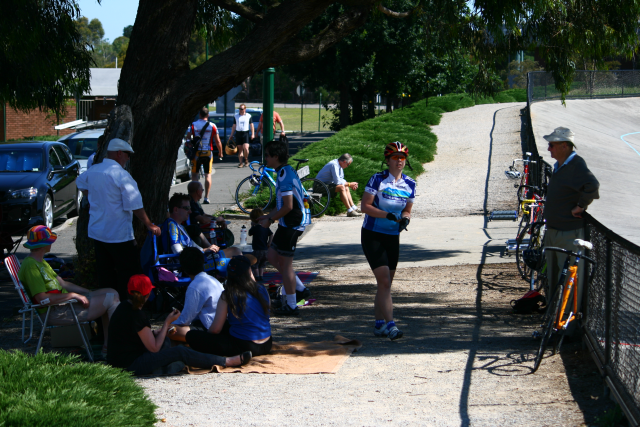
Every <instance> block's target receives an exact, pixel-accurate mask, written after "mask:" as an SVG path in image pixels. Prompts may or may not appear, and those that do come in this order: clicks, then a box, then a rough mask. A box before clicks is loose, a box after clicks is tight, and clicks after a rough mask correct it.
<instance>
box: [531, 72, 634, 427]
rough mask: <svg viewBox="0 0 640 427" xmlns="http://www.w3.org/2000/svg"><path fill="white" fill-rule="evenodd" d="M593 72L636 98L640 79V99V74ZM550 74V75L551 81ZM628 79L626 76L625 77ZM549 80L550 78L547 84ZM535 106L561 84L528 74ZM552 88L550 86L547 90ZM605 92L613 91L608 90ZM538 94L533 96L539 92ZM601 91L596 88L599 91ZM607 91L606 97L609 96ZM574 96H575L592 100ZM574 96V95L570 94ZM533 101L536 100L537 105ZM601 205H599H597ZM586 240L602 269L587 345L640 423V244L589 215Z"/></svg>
mask: <svg viewBox="0 0 640 427" xmlns="http://www.w3.org/2000/svg"><path fill="white" fill-rule="evenodd" d="M589 73H592V74H593V75H597V76H598V77H595V78H594V81H601V82H605V81H609V82H611V81H618V82H620V81H621V80H624V81H626V82H627V83H628V85H627V86H624V87H625V89H624V96H627V95H629V96H631V94H630V92H631V91H629V90H628V89H630V88H632V85H631V82H632V81H633V79H636V80H637V81H638V85H637V89H634V90H635V92H636V95H635V96H640V71H629V72H620V71H616V72H609V73H611V75H612V77H615V79H618V80H614V79H613V78H610V79H609V80H607V79H605V78H602V76H601V75H600V74H603V73H606V72H590V71H588V72H581V74H580V76H581V77H580V78H588V77H589ZM545 76H546V77H545ZM621 76H622V77H621ZM545 79H548V80H545ZM528 82H529V85H528V91H527V92H528V93H527V95H528V98H529V104H531V102H535V101H542V100H544V98H540V96H539V94H541V93H542V91H540V89H541V88H542V87H547V88H549V87H553V90H554V91H555V85H554V82H553V79H552V78H551V75H550V74H549V73H541V72H532V73H529V75H528ZM545 85H546V86H545ZM605 88H608V89H606V90H605ZM614 88H615V86H614V85H613V84H609V86H605V85H604V83H602V85H601V86H600V87H598V88H597V89H598V91H600V92H599V94H598V95H594V96H593V98H597V97H621V96H623V90H622V88H620V90H619V92H618V93H619V94H618V95H615V91H614ZM534 89H535V90H536V91H537V92H536V93H532V92H533V90H534ZM595 92H596V91H595V90H594V91H593V93H595ZM605 93H606V95H605ZM549 94H550V91H547V98H546V99H559V98H560V96H559V94H558V93H557V92H556V94H552V96H551V97H549ZM587 97H588V96H583V95H581V94H579V93H574V94H573V96H571V98H587ZM567 98H570V96H567ZM532 100H533V101H532ZM523 113H524V114H522V116H523V119H524V123H523V131H524V132H523V143H524V147H523V148H524V150H525V151H529V152H531V153H532V155H533V156H534V157H537V158H538V160H539V161H538V162H537V163H536V166H537V167H536V168H533V170H532V173H531V182H533V183H534V185H540V183H541V182H542V181H541V179H542V177H543V174H545V173H551V170H552V169H551V166H550V165H549V164H548V163H546V162H544V161H543V160H542V157H540V155H539V153H538V149H537V144H536V141H535V137H534V133H533V129H532V126H531V115H530V107H529V106H528V107H526V108H525V111H523ZM596 203H597V201H596ZM584 218H585V237H586V238H587V239H588V240H589V241H590V242H591V243H593V246H594V247H593V250H591V251H590V254H589V256H590V257H591V258H593V259H595V260H596V262H597V263H598V264H597V269H596V272H595V275H594V280H593V281H592V282H591V283H590V284H589V285H588V287H587V288H586V291H585V296H586V301H584V302H583V306H584V310H583V311H584V314H585V317H584V319H583V322H582V325H583V330H584V332H585V337H586V340H585V342H586V343H587V346H588V347H589V349H590V352H591V355H592V356H593V359H594V361H595V362H596V365H597V366H598V369H599V370H600V373H601V374H602V376H603V379H604V381H605V382H606V384H607V387H608V390H610V391H611V393H612V395H613V397H614V398H615V400H616V401H617V402H618V404H619V405H620V407H621V408H622V410H623V411H624V413H625V415H626V417H627V420H628V421H629V424H630V425H632V426H638V425H639V423H640V246H638V245H636V244H634V243H631V242H629V241H628V240H626V239H625V238H623V237H621V236H619V235H618V234H616V233H614V232H613V231H612V230H610V229H608V228H607V227H605V226H604V225H602V224H601V223H600V222H599V221H598V220H597V219H595V218H594V217H592V216H591V215H589V214H587V213H585V214H584Z"/></svg>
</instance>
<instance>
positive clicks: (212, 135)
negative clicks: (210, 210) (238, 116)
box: [189, 107, 222, 205]
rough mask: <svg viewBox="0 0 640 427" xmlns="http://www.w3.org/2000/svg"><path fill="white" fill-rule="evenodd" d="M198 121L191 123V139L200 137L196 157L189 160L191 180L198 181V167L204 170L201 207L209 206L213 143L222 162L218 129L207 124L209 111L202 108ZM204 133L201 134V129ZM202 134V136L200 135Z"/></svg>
mask: <svg viewBox="0 0 640 427" xmlns="http://www.w3.org/2000/svg"><path fill="white" fill-rule="evenodd" d="M199 114H200V120H196V121H195V122H193V123H191V138H192V139H193V138H195V137H196V136H202V139H200V142H199V143H198V147H197V151H196V157H195V159H189V160H191V180H192V181H199V180H200V174H199V173H198V171H199V170H200V166H202V169H203V170H204V201H203V202H202V204H203V205H208V204H209V190H210V189H211V172H212V170H213V143H214V142H215V143H216V147H217V148H218V156H220V157H219V159H220V161H222V142H221V141H220V136H219V135H218V128H217V127H216V125H214V124H213V123H211V122H209V109H208V108H207V107H203V108H202V110H200V113H199ZM205 126H206V128H205V129H204V132H202V128H204V127H205ZM200 134H202V135H200Z"/></svg>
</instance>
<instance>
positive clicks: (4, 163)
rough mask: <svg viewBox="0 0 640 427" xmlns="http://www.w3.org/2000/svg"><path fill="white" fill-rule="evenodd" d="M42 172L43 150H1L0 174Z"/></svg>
mask: <svg viewBox="0 0 640 427" xmlns="http://www.w3.org/2000/svg"><path fill="white" fill-rule="evenodd" d="M41 170H42V151H41V150H11V149H3V150H0V172H39V171H41Z"/></svg>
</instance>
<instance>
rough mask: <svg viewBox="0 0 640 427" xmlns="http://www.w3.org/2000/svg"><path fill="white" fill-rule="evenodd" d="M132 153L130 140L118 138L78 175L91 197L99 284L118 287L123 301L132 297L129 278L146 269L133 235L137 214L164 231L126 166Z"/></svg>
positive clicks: (91, 230) (91, 227) (147, 224)
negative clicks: (149, 212) (100, 158)
mask: <svg viewBox="0 0 640 427" xmlns="http://www.w3.org/2000/svg"><path fill="white" fill-rule="evenodd" d="M131 154H133V149H132V148H131V145H129V143H127V142H126V141H124V140H122V139H119V138H114V139H112V140H111V141H110V142H109V145H108V147H107V157H106V158H105V159H104V160H103V161H102V163H98V164H94V165H93V166H92V167H91V168H90V169H87V171H86V172H85V173H83V174H81V175H80V176H79V177H78V178H77V179H76V185H77V187H78V189H79V190H81V191H82V192H83V193H84V196H85V197H88V199H89V237H90V238H92V239H94V240H95V251H96V277H98V284H99V286H98V287H100V288H110V287H115V288H116V290H117V291H118V294H119V295H120V300H121V301H125V300H126V299H127V298H128V295H129V294H128V291H127V283H128V282H129V278H130V277H131V276H133V275H135V274H140V273H142V267H141V266H140V253H139V251H138V250H137V248H136V245H135V240H134V237H133V225H132V221H133V215H135V216H136V217H138V219H139V220H140V221H142V222H143V223H144V225H145V227H147V229H148V230H149V231H151V232H152V233H153V234H155V235H156V236H159V235H160V228H159V227H156V226H155V225H153V223H152V222H151V220H149V217H148V216H147V213H146V212H145V210H144V206H143V204H142V196H141V195H140V191H139V190H138V184H137V183H136V182H135V181H134V179H133V178H132V177H131V175H130V174H129V172H127V171H126V170H125V169H124V166H125V165H126V164H127V162H128V161H129V157H130V156H131ZM114 284H115V286H114Z"/></svg>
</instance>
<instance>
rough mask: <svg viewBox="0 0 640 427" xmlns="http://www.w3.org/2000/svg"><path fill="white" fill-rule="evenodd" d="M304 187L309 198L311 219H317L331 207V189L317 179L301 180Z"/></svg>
mask: <svg viewBox="0 0 640 427" xmlns="http://www.w3.org/2000/svg"><path fill="white" fill-rule="evenodd" d="M301 182H302V187H304V190H305V191H306V192H307V194H308V196H309V211H310V212H311V218H316V217H319V216H320V215H322V214H323V213H324V212H325V211H326V210H327V208H328V207H329V202H330V201H331V194H329V187H327V184H325V183H324V182H322V181H320V180H319V179H315V178H303V179H302V180H301Z"/></svg>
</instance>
